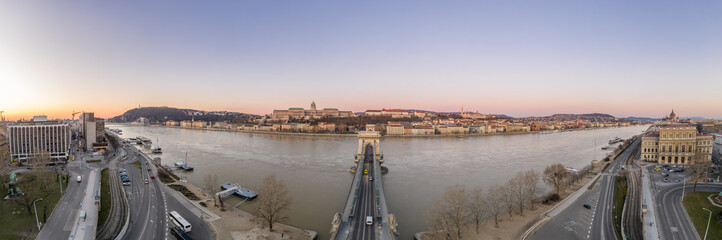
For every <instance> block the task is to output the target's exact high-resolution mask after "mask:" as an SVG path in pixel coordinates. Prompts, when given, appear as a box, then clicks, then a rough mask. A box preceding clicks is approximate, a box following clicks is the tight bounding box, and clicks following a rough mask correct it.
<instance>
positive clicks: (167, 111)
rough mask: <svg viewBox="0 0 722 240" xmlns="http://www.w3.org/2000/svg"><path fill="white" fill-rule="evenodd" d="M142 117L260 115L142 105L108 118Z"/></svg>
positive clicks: (155, 119)
mask: <svg viewBox="0 0 722 240" xmlns="http://www.w3.org/2000/svg"><path fill="white" fill-rule="evenodd" d="M140 117H145V118H147V119H148V120H150V122H152V123H155V122H165V121H170V120H173V121H184V120H191V119H193V120H199V121H214V122H215V121H229V122H245V121H247V120H248V118H250V117H258V116H257V115H253V114H247V113H238V112H227V111H203V110H194V109H179V108H172V107H142V108H133V109H130V110H128V111H126V112H125V113H123V114H122V115H119V116H115V117H113V118H110V119H108V121H110V122H132V121H135V120H137V119H138V118H140Z"/></svg>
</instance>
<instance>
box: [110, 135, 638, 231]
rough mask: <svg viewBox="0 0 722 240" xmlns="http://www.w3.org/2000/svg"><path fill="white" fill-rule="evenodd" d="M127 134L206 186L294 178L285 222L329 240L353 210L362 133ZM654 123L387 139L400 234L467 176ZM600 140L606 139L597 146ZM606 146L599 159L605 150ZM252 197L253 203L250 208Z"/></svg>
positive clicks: (417, 226)
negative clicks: (339, 215) (345, 212)
mask: <svg viewBox="0 0 722 240" xmlns="http://www.w3.org/2000/svg"><path fill="white" fill-rule="evenodd" d="M108 127H110V128H119V129H122V130H123V137H126V138H129V137H136V136H144V137H148V138H151V139H152V140H153V141H154V144H155V143H156V140H158V143H159V144H160V146H161V147H162V148H163V154H162V156H161V159H162V162H163V164H168V165H173V164H174V163H175V162H176V161H182V160H183V159H184V158H185V154H186V153H187V154H188V165H190V166H193V167H195V171H194V172H190V173H181V174H179V175H181V176H185V177H187V179H188V181H189V182H191V183H193V184H194V185H196V186H199V187H201V186H203V184H204V177H205V176H206V175H209V174H216V175H218V179H219V183H225V182H232V183H238V184H240V185H241V186H243V187H247V188H250V189H258V187H259V186H260V185H261V183H262V180H263V178H264V177H265V176H267V175H268V174H276V176H277V177H278V178H279V179H281V180H283V181H285V182H286V184H287V188H288V192H289V194H290V196H291V197H292V198H293V204H292V205H291V207H290V209H289V210H288V211H286V212H285V213H286V216H288V219H287V220H285V221H284V223H287V224H290V225H293V226H296V227H300V228H304V229H310V230H313V231H316V232H318V234H319V238H318V239H328V238H329V237H330V234H329V230H330V227H331V219H332V217H333V215H334V213H336V212H340V211H341V210H342V208H343V205H344V201H345V199H346V197H347V194H348V191H349V187H350V185H351V180H352V175H351V173H349V171H348V169H349V168H350V167H351V166H353V165H354V163H353V157H354V154H355V152H356V149H357V144H358V141H357V139H356V138H354V137H331V136H293V135H273V134H249V133H240V132H225V131H210V130H193V129H180V128H168V127H147V126H145V127H144V126H131V125H108ZM647 127H648V126H632V127H620V128H606V129H596V130H584V131H568V132H558V133H550V134H524V135H504V136H482V137H466V138H453V137H438V138H382V140H381V151H383V153H384V160H385V162H384V164H383V165H384V166H386V167H388V168H389V173H388V174H386V175H384V177H383V183H384V190H385V191H386V201H387V204H388V206H389V211H390V213H393V214H395V215H396V216H397V218H398V223H399V232H400V234H401V236H399V239H412V238H413V234H414V233H416V232H420V231H424V230H426V222H425V218H424V216H425V211H426V209H427V208H428V206H430V205H431V203H432V202H433V201H434V200H435V199H437V198H439V197H441V195H442V194H443V191H444V190H445V188H446V187H448V186H451V185H454V184H457V183H459V184H464V185H466V186H467V187H469V188H473V187H476V186H479V187H482V188H483V189H484V190H486V189H488V187H490V186H492V185H493V184H502V183H505V182H506V181H508V180H509V178H510V177H511V176H513V175H514V174H515V173H516V172H517V171H526V170H528V169H531V168H533V169H535V170H537V171H539V172H541V171H543V170H544V167H545V166H547V165H549V164H552V163H562V164H564V165H565V166H570V167H575V168H581V167H584V166H585V165H588V164H590V162H591V160H592V159H601V158H603V157H604V154H605V153H608V151H604V150H601V149H600V148H601V147H602V146H605V145H607V141H609V140H610V139H612V138H614V137H616V136H619V137H621V138H629V137H631V136H633V135H637V134H640V133H641V132H642V131H643V130H645V129H647ZM595 142H596V147H595ZM595 154H596V157H595ZM251 208H253V206H252V204H247V203H243V204H242V205H241V209H244V210H246V211H249V210H250V209H251Z"/></svg>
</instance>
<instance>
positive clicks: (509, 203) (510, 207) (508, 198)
mask: <svg viewBox="0 0 722 240" xmlns="http://www.w3.org/2000/svg"><path fill="white" fill-rule="evenodd" d="M501 189H502V202H503V203H504V208H505V209H506V211H507V212H508V213H509V220H512V218H513V217H514V215H512V214H513V213H514V207H516V201H514V192H513V190H512V188H511V185H509V183H507V184H506V185H503V186H502V188H501Z"/></svg>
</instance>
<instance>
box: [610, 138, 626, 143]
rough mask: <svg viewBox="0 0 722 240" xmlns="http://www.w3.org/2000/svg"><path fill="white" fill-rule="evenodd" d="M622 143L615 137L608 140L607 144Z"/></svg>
mask: <svg viewBox="0 0 722 240" xmlns="http://www.w3.org/2000/svg"><path fill="white" fill-rule="evenodd" d="M623 141H624V139H621V138H619V137H615V138H614V139H612V140H609V144H615V143H619V142H623Z"/></svg>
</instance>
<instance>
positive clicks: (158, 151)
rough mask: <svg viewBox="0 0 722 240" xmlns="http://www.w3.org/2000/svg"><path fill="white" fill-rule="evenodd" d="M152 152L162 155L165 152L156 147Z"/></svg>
mask: <svg viewBox="0 0 722 240" xmlns="http://www.w3.org/2000/svg"><path fill="white" fill-rule="evenodd" d="M151 152H152V153H155V154H161V153H163V150H162V149H161V148H160V147H155V148H153V150H152V151H151Z"/></svg>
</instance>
